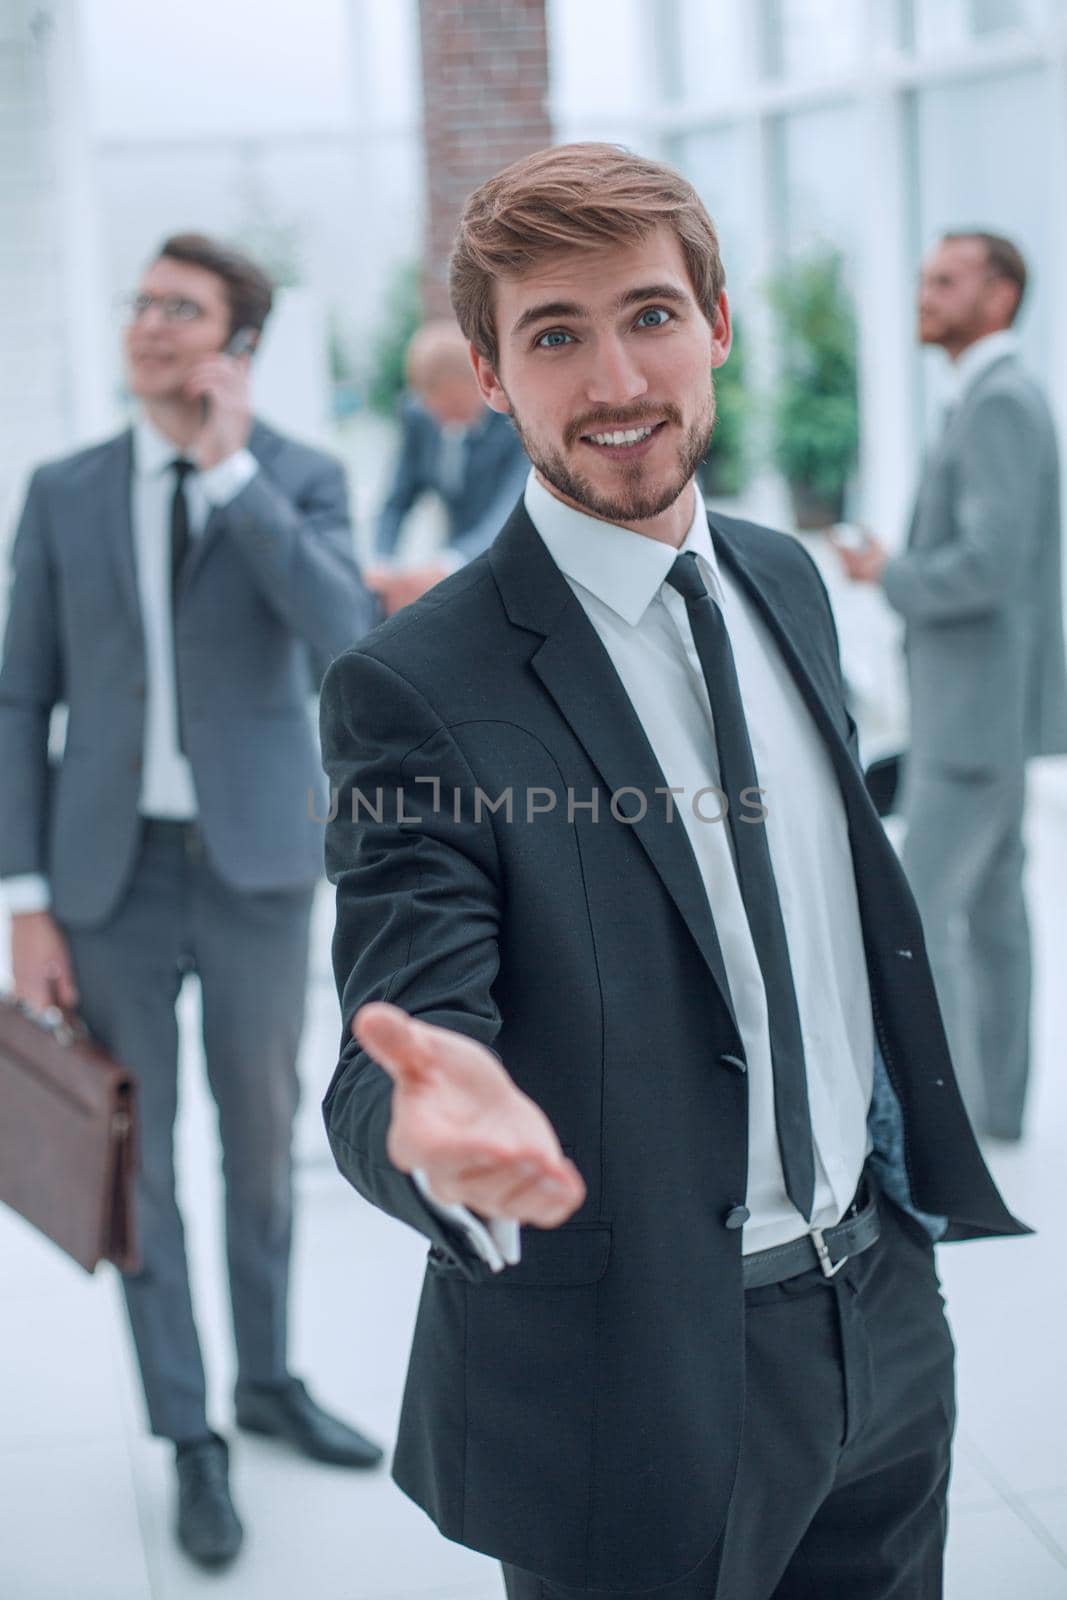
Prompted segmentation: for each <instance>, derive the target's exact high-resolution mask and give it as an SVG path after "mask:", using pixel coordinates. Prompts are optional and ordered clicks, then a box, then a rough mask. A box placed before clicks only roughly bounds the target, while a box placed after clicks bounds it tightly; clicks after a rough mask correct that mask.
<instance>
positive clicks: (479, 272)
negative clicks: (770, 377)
mask: <svg viewBox="0 0 1067 1600" xmlns="http://www.w3.org/2000/svg"><path fill="white" fill-rule="evenodd" d="M661 226H665V227H668V228H670V229H671V231H672V232H673V233H674V235H675V237H676V238H677V240H678V243H679V244H680V245H681V248H682V254H683V256H684V257H685V264H686V269H687V271H688V273H689V277H690V280H691V282H692V286H693V291H694V293H695V294H696V297H697V300H698V301H699V303H700V306H701V309H702V310H703V312H704V315H705V316H706V317H707V318H708V320H709V322H710V321H712V320H713V318H714V315H715V307H716V305H717V303H718V300H719V296H720V295H721V293H722V291H723V287H724V285H725V283H726V273H725V271H724V269H723V264H722V257H721V256H720V254H719V240H718V235H717V234H716V232H715V225H714V223H713V222H712V220H711V218H710V217H709V216H708V213H707V211H706V210H705V208H704V203H703V201H702V200H701V198H700V196H699V195H698V194H697V192H696V190H695V189H694V188H693V186H692V184H691V183H690V182H689V181H688V179H686V178H683V177H682V175H681V173H680V172H677V171H675V169H674V168H673V167H669V166H667V165H666V164H665V163H664V162H662V161H650V160H648V159H647V158H646V157H644V156H638V155H634V154H633V152H632V151H630V150H626V149H624V148H623V147H622V146H621V145H614V144H565V145H557V146H555V147H553V148H552V149H549V150H539V151H537V153H536V154H535V155H530V156H524V157H523V159H522V160H521V161H516V162H513V164H512V165H511V166H510V167H505V168H504V170H503V172H498V173H497V174H496V176H495V177H493V178H490V179H489V180H488V181H487V182H486V183H483V184H482V185H481V187H480V188H478V189H476V190H475V191H474V193H473V194H472V195H471V196H470V198H469V199H468V201H467V204H466V205H465V207H464V209H463V215H462V217H461V219H460V224H459V230H458V232H457V234H456V241H455V246H454V248H453V251H452V258H451V261H450V262H449V278H448V287H449V295H450V297H451V300H452V309H453V311H454V312H455V313H456V320H457V322H458V323H459V325H460V327H461V328H462V330H463V332H464V334H465V335H466V337H467V338H468V339H469V340H470V342H471V344H473V346H474V348H475V349H476V350H477V352H478V354H479V355H481V356H484V357H485V359H486V360H488V361H490V362H492V363H493V365H494V366H495V365H496V363H497V357H498V346H497V337H496V323H495V319H494V313H493V284H494V281H495V280H496V279H497V278H499V277H504V278H507V277H521V276H522V274H523V273H524V272H527V271H529V269H530V268H531V267H533V266H535V265H537V264H538V263H539V262H541V261H542V260H544V258H545V257H546V256H549V255H552V254H555V253H557V252H558V251H560V250H580V249H590V248H592V247H596V246H603V245H605V244H613V243H636V242H638V241H640V240H641V239H643V238H645V237H646V236H647V235H648V234H649V233H650V232H651V231H652V229H653V228H656V227H661Z"/></svg>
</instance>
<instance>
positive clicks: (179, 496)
mask: <svg viewBox="0 0 1067 1600" xmlns="http://www.w3.org/2000/svg"><path fill="white" fill-rule="evenodd" d="M170 470H171V471H172V472H173V473H174V498H173V499H172V500H171V503H170V615H171V627H172V631H173V636H174V703H175V728H176V731H177V737H178V749H179V750H184V748H185V745H184V743H183V741H182V716H181V700H180V696H179V689H178V681H179V680H178V617H177V610H178V579H179V576H180V574H181V570H182V563H183V562H184V560H185V558H186V556H187V555H188V553H189V541H190V534H189V506H188V504H187V502H186V499H185V480H186V478H187V477H188V476H189V474H190V472H195V470H196V468H195V467H194V465H193V463H192V462H191V461H186V460H185V458H184V457H183V456H178V457H177V458H176V459H175V460H174V461H172V462H171V464H170Z"/></svg>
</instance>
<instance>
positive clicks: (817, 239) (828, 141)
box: [777, 105, 864, 258]
mask: <svg viewBox="0 0 1067 1600" xmlns="http://www.w3.org/2000/svg"><path fill="white" fill-rule="evenodd" d="M777 141H778V197H777V198H778V206H777V210H778V215H779V217H780V219H781V224H780V225H781V235H780V239H779V243H780V246H781V248H782V250H783V251H784V253H785V254H786V255H787V256H798V255H807V254H809V253H810V252H811V251H813V250H817V249H819V248H821V247H823V246H825V245H830V246H832V247H834V248H835V249H838V250H841V251H842V252H843V253H844V254H845V256H846V257H847V258H854V257H855V255H856V252H857V250H858V247H859V239H860V232H859V230H860V227H861V223H862V216H861V206H860V205H859V204H858V203H857V201H858V197H859V196H861V195H862V194H863V193H864V171H863V158H862V150H861V140H860V137H859V127H858V125H857V116H856V112H855V111H854V110H853V109H852V107H850V106H842V105H837V106H828V107H826V108H824V109H820V110H818V111H803V112H796V113H794V114H793V115H791V116H788V117H783V118H782V119H781V120H780V121H779V123H778V124H777Z"/></svg>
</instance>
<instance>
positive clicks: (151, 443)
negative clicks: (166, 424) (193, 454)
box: [133, 414, 182, 478]
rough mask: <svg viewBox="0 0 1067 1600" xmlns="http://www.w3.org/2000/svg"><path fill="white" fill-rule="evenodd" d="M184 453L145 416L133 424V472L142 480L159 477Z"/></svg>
mask: <svg viewBox="0 0 1067 1600" xmlns="http://www.w3.org/2000/svg"><path fill="white" fill-rule="evenodd" d="M181 454H182V452H181V451H180V450H179V449H178V446H177V445H176V444H175V443H174V440H173V439H168V438H167V436H166V434H165V433H161V432H160V430H159V429H158V428H157V427H156V425H155V423H154V422H150V421H149V419H148V418H147V417H146V416H144V415H143V414H142V415H141V416H139V417H138V418H137V419H136V421H135V422H134V424H133V470H134V471H135V472H136V473H137V475H138V477H141V478H155V477H159V476H160V474H161V473H164V472H166V471H167V470H168V469H169V468H170V466H171V464H172V463H173V462H174V461H176V460H177V459H178V457H179V456H180V455H181Z"/></svg>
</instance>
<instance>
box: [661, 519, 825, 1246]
mask: <svg viewBox="0 0 1067 1600" xmlns="http://www.w3.org/2000/svg"><path fill="white" fill-rule="evenodd" d="M667 582H668V583H669V584H670V585H671V587H672V588H673V589H677V591H678V593H679V594H680V595H681V596H682V598H683V600H684V601H685V608H686V611H687V613H688V615H689V626H690V628H691V629H692V632H693V643H694V644H695V645H696V652H697V656H698V658H699V660H700V665H701V667H702V669H703V672H704V681H705V683H706V684H707V687H708V694H709V696H710V698H711V711H712V717H713V720H714V723H715V743H716V746H717V748H718V752H719V775H720V787H721V788H722V790H723V793H724V794H725V795H726V796H727V810H726V816H727V822H728V825H729V829H730V838H731V840H732V841H733V847H734V859H735V861H736V864H737V878H738V883H739V885H740V888H741V899H742V901H743V902H744V907H745V915H746V916H747V918H748V925H749V929H750V930H751V933H752V942H753V944H754V945H755V947H756V956H757V959H758V960H759V966H760V971H761V973H762V974H763V986H764V989H765V990H766V994H767V1016H768V1023H769V1030H770V1039H771V1063H772V1066H773V1069H774V1117H775V1123H776V1125H777V1129H778V1148H779V1150H780V1151H781V1156H782V1170H783V1172H784V1174H785V1188H786V1193H787V1194H788V1196H789V1198H790V1200H791V1201H792V1202H793V1204H794V1205H795V1206H796V1208H797V1210H798V1211H799V1212H800V1214H801V1216H803V1217H805V1218H806V1219H807V1220H808V1221H809V1222H810V1221H811V1214H812V1209H813V1206H814V1197H815V1155H814V1149H813V1145H812V1137H811V1116H810V1113H809V1110H808V1080H807V1072H806V1070H805V1066H804V1041H803V1039H802V1037H801V1032H800V1014H799V1012H798V1010H797V996H796V990H795V988H794V987H793V969H792V966H791V965H790V961H789V945H788V944H787V942H786V935H785V924H784V922H783V921H782V908H781V904H780V903H779V900H778V886H777V884H776V883H775V880H774V867H773V866H772V864H771V852H770V849H769V847H768V844H767V829H766V825H765V823H764V822H762V821H756V820H752V821H744V820H739V818H738V810H739V807H740V804H741V795H742V792H743V791H744V790H746V789H758V788H759V775H758V774H757V772H756V762H755V759H754V757H753V755H752V745H751V742H750V740H749V737H748V724H747V722H746V721H745V708H744V705H743V703H742V700H741V688H740V685H739V684H738V681H737V669H736V667H735V666H734V654H733V651H732V650H731V648H730V636H729V634H728V633H727V631H726V620H725V618H724V617H723V614H722V611H721V610H720V608H719V607H718V606H717V605H716V603H715V601H714V600H713V599H712V598H711V595H710V594H709V593H708V591H707V588H706V587H705V584H704V580H703V578H702V577H701V576H700V571H699V569H698V567H697V558H696V556H695V555H694V554H693V553H692V552H691V551H690V552H688V553H687V554H685V555H683V556H679V557H678V559H677V560H676V561H675V563H674V566H673V567H672V568H671V570H670V572H669V573H668V575H667ZM773 798H774V797H773V796H772V803H773ZM755 799H756V797H755V796H753V803H754V802H755Z"/></svg>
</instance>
